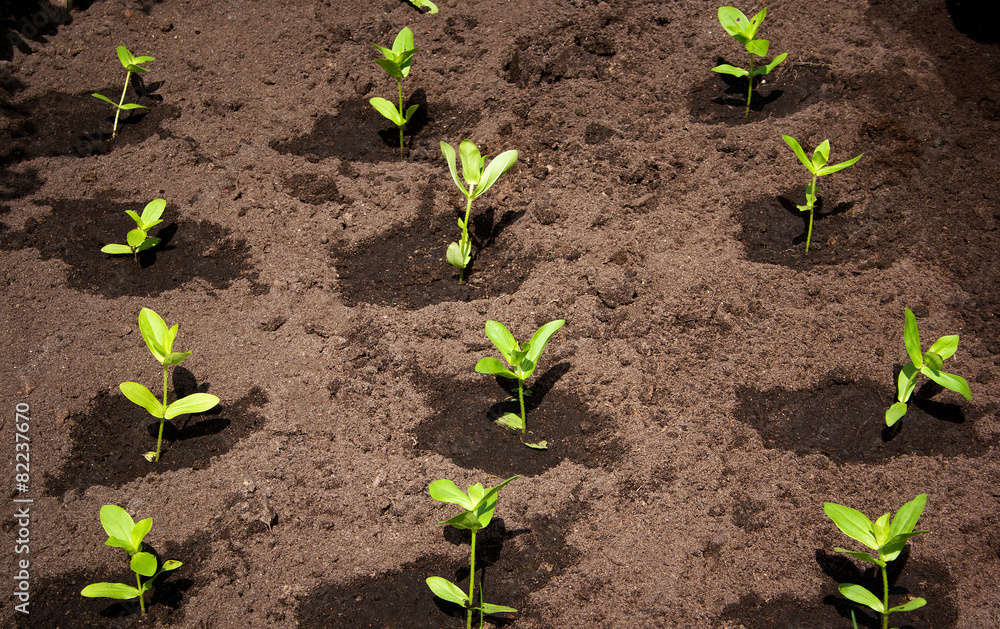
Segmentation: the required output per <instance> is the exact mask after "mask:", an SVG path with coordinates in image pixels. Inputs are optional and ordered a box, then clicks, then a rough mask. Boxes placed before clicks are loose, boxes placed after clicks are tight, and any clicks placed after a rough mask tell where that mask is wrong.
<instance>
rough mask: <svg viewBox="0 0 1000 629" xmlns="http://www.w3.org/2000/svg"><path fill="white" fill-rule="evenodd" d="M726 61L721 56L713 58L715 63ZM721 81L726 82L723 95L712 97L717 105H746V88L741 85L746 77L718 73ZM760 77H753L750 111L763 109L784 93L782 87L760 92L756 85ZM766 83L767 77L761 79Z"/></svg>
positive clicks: (719, 63) (740, 106) (758, 83)
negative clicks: (765, 92)
mask: <svg viewBox="0 0 1000 629" xmlns="http://www.w3.org/2000/svg"><path fill="white" fill-rule="evenodd" d="M724 63H726V60H725V59H723V58H722V57H716V58H715V65H721V64H724ZM718 78H719V79H721V80H722V82H723V83H725V84H726V91H725V96H717V97H715V98H713V99H712V102H714V103H715V104H717V105H725V106H726V107H739V108H741V109H742V108H744V107H746V106H747V88H746V86H745V85H743V82H744V81H746V80H747V79H746V78H744V77H735V76H731V75H728V74H720V75H719V76H718ZM761 81H762V79H761V77H754V90H753V95H752V97H751V99H750V111H756V112H760V111H763V109H764V107H765V106H766V105H769V104H771V103H773V102H774V101H776V100H778V99H779V98H781V95H782V94H784V93H785V91H784V90H782V89H773V90H770V91H769V92H768V93H767V94H761V93H759V92H758V91H757V86H759V85H760V83H761ZM763 81H764V82H765V83H766V82H767V79H763Z"/></svg>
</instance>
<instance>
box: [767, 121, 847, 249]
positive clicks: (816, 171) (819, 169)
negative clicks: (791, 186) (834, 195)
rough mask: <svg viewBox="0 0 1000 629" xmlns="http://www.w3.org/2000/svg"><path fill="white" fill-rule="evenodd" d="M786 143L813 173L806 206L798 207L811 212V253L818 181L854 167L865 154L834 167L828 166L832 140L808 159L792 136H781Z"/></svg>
mask: <svg viewBox="0 0 1000 629" xmlns="http://www.w3.org/2000/svg"><path fill="white" fill-rule="evenodd" d="M781 137H782V139H784V140H785V143H786V144H787V145H788V146H789V147H790V148H791V149H792V152H793V153H795V156H796V157H798V158H799V161H800V162H802V164H803V165H804V166H805V167H806V168H808V169H809V172H810V173H812V176H813V178H812V182H811V183H810V184H809V185H807V186H806V204H805V205H796V206H795V207H797V208H798V209H799V211H800V212H809V232H808V234H807V236H806V253H809V243H810V241H812V226H813V214H814V210H815V208H816V200H817V199H818V197H819V189H818V188H817V187H816V179H817V178H819V177H822V176H824V175H829V174H832V173H835V172H837V171H841V170H844V169H845V168H847V167H849V166H853V165H854V164H855V163H856V162H857V161H858V160H859V159H861V158H862V157H864V153H862V154H861V155H858V156H857V157H852V158H851V159H849V160H847V161H846V162H840V163H839V164H834V165H832V166H827V162H829V161H830V140H823V141H822V142H820V145H819V146H817V147H816V148H815V149H814V150H813V154H812V157H807V156H806V152H805V151H804V150H802V145H800V144H799V141H798V140H796V139H795V138H793V137H792V136H790V135H783V136H781Z"/></svg>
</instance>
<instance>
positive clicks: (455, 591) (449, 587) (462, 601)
mask: <svg viewBox="0 0 1000 629" xmlns="http://www.w3.org/2000/svg"><path fill="white" fill-rule="evenodd" d="M427 587H429V588H430V589H431V592H434V595H435V596H437V597H439V598H443V599H444V600H446V601H450V602H452V603H455V604H456V605H461V606H462V607H468V606H469V597H468V596H466V594H465V592H463V591H462V590H461V589H460V588H459V587H458V586H457V585H455V584H454V583H452V582H451V581H449V580H448V579H443V578H441V577H427Z"/></svg>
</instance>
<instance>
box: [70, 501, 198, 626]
mask: <svg viewBox="0 0 1000 629" xmlns="http://www.w3.org/2000/svg"><path fill="white" fill-rule="evenodd" d="M101 525H102V526H103V527H104V531H105V532H106V533H107V534H108V540H107V541H106V542H104V543H105V545H107V546H114V547H116V548H123V549H125V551H126V552H127V553H128V555H129V557H130V558H131V559H130V561H129V567H130V568H131V569H132V572H134V573H135V574H136V586H137V587H136V586H131V585H126V584H124V583H92V584H90V585H88V586H87V587H85V588H83V590H82V591H81V592H80V594H82V595H83V596H86V597H89V598H113V599H117V600H131V599H133V598H138V599H139V604H140V607H141V608H142V613H143V615H145V614H146V603H145V600H144V599H143V595H144V594H145V593H146V591H147V590H148V589H149V588H150V587H151V586H152V584H153V580H154V579H156V577H158V576H159V575H160V574H162V573H164V572H169V571H171V570H176V569H177V568H180V567H181V566H182V565H183V564H182V563H181V562H179V561H176V560H173V559H170V560H168V561H165V562H164V563H163V567H162V568H160V569H159V570H157V560H156V557H155V556H154V555H153V554H152V553H147V552H143V551H142V540H143V539H144V538H145V537H146V534H147V533H149V530H150V529H151V528H152V527H153V518H146V519H145V520H141V521H139V522H138V523H136V522H134V521H133V520H132V516H130V515H129V514H128V512H127V511H125V510H124V509H122V508H121V507H119V506H117V505H104V506H103V507H101ZM142 577H149V578H148V579H147V580H146V581H145V582H144V581H143V580H142Z"/></svg>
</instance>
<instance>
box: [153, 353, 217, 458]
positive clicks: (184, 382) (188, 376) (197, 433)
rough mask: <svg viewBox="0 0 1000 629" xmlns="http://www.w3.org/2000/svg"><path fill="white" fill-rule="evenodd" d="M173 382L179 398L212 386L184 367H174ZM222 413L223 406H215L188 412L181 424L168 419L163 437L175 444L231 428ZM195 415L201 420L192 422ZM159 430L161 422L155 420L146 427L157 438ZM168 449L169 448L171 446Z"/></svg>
mask: <svg viewBox="0 0 1000 629" xmlns="http://www.w3.org/2000/svg"><path fill="white" fill-rule="evenodd" d="M173 384H174V389H173V390H174V391H175V393H176V395H177V398H178V399H179V398H183V397H186V396H188V395H191V394H192V393H208V389H209V386H210V385H209V384H208V383H205V382H203V383H201V384H200V385H199V384H198V381H197V380H196V379H195V377H194V374H192V373H191V372H190V371H188V370H187V369H185V368H184V367H174V371H173ZM222 413H223V410H222V407H221V406H215V407H213V408H211V409H209V410H207V411H203V412H201V413H187V414H184V415H182V417H183V418H184V421H183V422H182V423H181V424H180V426H178V425H176V424H174V422H173V420H169V419H168V420H166V422H164V424H163V439H164V441H166V442H167V443H168V444H170V446H173V444H174V442H176V441H186V440H187V439H196V438H198V437H207V436H209V435H217V434H219V433H221V432H222V431H223V430H225V429H226V428H229V425H230V423H231V422H230V420H229V419H228V418H226V417H223V416H222ZM195 417H197V418H198V419H199V421H197V422H195V423H193V424H190V422H191V420H192V418H195ZM189 424H190V425H189ZM159 430H160V423H159V422H153V423H151V424H149V425H148V426H147V427H146V432H147V433H149V435H150V436H151V437H152V438H153V439H156V437H157V435H158V434H159ZM167 449H168V450H169V448H167Z"/></svg>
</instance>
